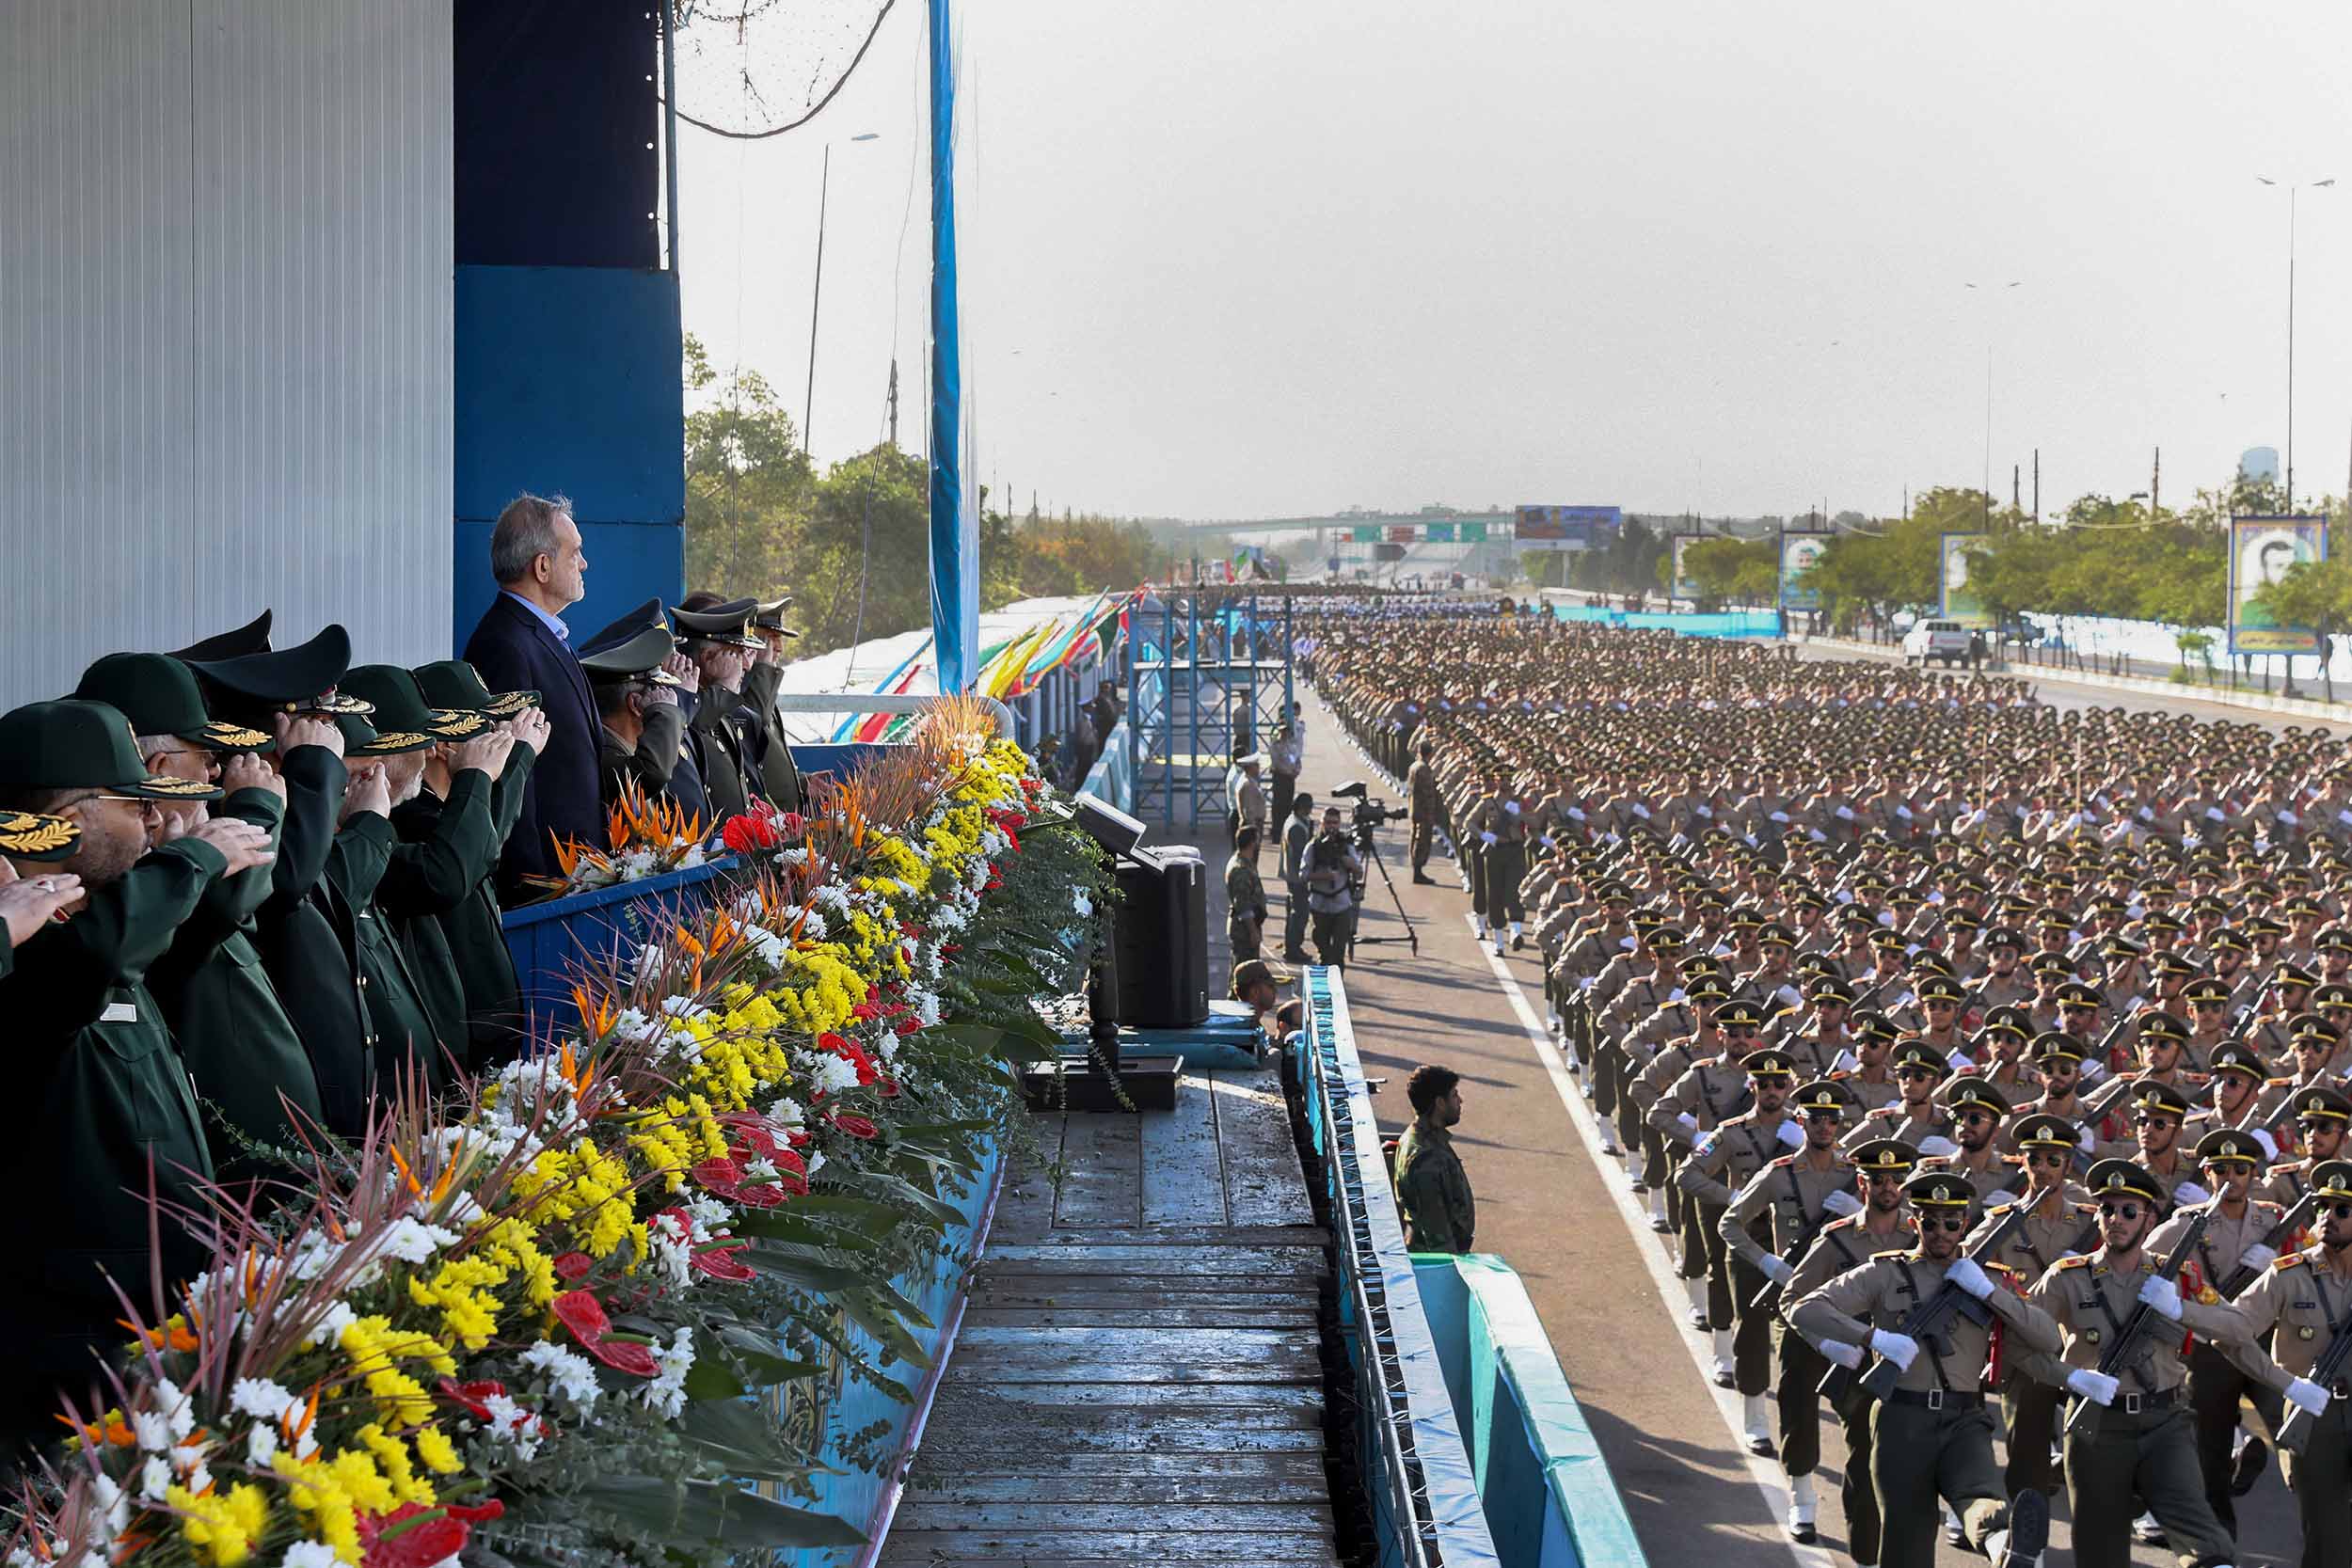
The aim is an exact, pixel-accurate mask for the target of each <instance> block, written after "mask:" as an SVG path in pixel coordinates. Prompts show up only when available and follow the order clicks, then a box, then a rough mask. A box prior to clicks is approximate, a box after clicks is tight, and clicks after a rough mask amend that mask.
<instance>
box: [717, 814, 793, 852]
mask: <svg viewBox="0 0 2352 1568" xmlns="http://www.w3.org/2000/svg"><path fill="white" fill-rule="evenodd" d="M719 840H720V842H721V843H723V844H724V845H725V846H726V847H728V848H730V849H732V850H734V851H735V852H736V853H737V854H739V855H742V854H749V853H750V852H751V851H753V850H755V849H772V848H774V847H776V846H777V845H778V844H780V843H782V842H783V840H782V838H781V837H780V836H779V835H778V834H777V832H776V829H775V825H774V824H773V823H772V822H771V821H769V820H768V819H767V818H766V817H764V816H730V817H728V818H727V825H726V826H725V827H724V828H722V829H721V830H720V831H719Z"/></svg>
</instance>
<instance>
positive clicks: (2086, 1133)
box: [2074, 1127, 2099, 1154]
mask: <svg viewBox="0 0 2352 1568" xmlns="http://www.w3.org/2000/svg"><path fill="white" fill-rule="evenodd" d="M2074 1142H2075V1143H2076V1144H2078V1145H2080V1146H2081V1148H2082V1151H2083V1152H2084V1153H2085V1154H2089V1153H2090V1152H2091V1150H2093V1149H2095V1148H2098V1147H2099V1140H2098V1139H2096V1138H2094V1137H2092V1136H2091V1135H2090V1128H2088V1127H2085V1128H2083V1129H2081V1130H2080V1131H2079V1132H2077V1133H2076V1134H2075V1137H2074Z"/></svg>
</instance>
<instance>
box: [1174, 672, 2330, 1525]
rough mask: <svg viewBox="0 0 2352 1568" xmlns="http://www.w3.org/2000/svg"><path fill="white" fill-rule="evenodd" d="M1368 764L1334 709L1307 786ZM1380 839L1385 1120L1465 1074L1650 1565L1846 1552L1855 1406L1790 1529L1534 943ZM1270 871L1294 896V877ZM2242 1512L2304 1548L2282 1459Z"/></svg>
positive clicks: (1488, 1248) (1362, 1027)
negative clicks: (1415, 1096) (1569, 1066)
mask: <svg viewBox="0 0 2352 1568" xmlns="http://www.w3.org/2000/svg"><path fill="white" fill-rule="evenodd" d="M2046 694H2047V695H2049V696H2051V697H2052V698H2054V699H2055V698H2057V697H2058V693H2057V692H2056V691H2055V690H2050V691H2047V693H2046ZM2200 706H2204V705H2200ZM1354 778H1362V779H1365V780H1367V781H1368V782H1370V783H1371V784H1372V787H1373V789H1374V790H1375V793H1385V794H1387V795H1388V796H1389V798H1390V799H1391V800H1395V799H1396V798H1397V795H1396V791H1395V789H1394V787H1393V786H1392V785H1390V784H1384V783H1382V782H1380V780H1379V776H1378V775H1377V774H1376V773H1375V771H1374V770H1373V769H1372V768H1371V766H1370V765H1369V764H1368V763H1367V762H1366V761H1365V760H1364V759H1363V758H1362V757H1361V756H1360V755H1359V753H1357V752H1355V751H1354V750H1353V749H1352V748H1351V747H1350V746H1349V745H1348V744H1347V742H1346V740H1345V737H1344V736H1343V734H1342V732H1341V731H1340V728H1339V723H1338V721H1337V719H1336V717H1335V716H1333V715H1332V714H1331V713H1330V711H1329V710H1328V709H1327V708H1323V707H1321V705H1319V704H1317V705H1314V711H1313V713H1312V719H1311V735H1310V736H1309V746H1308V755H1307V765H1306V771H1305V781H1304V782H1305V787H1307V788H1308V789H1310V790H1311V791H1312V792H1313V793H1315V794H1316V795H1317V796H1318V797H1322V796H1325V795H1327V792H1328V790H1329V788H1330V786H1331V785H1333V784H1338V783H1341V782H1343V781H1345V780H1348V779H1354ZM1379 843H1380V847H1381V850H1382V855H1383V859H1384V861H1385V863H1386V864H1387V866H1388V869H1389V870H1390V872H1391V874H1392V876H1393V878H1394V897H1393V898H1392V897H1391V893H1390V889H1389V887H1388V886H1387V885H1385V884H1384V883H1383V882H1382V881H1381V880H1380V879H1379V878H1378V877H1377V876H1376V875H1375V878H1374V879H1373V881H1372V884H1371V888H1370V890H1369V891H1370V898H1369V901H1368V906H1367V910H1366V913H1365V917H1364V921H1363V926H1362V930H1363V933H1364V934H1365V935H1366V936H1374V937H1396V936H1401V935H1402V934H1403V933H1404V931H1405V929H1406V923H1405V921H1403V920H1401V919H1400V918H1399V908H1400V906H1401V908H1402V911H1403V913H1404V914H1405V915H1406V916H1409V917H1410V922H1411V926H1412V929H1413V933H1414V935H1415V937H1416V938H1417V940H1418V943H1419V951H1418V952H1417V953H1416V952H1415V951H1413V950H1412V949H1411V948H1410V947H1408V946H1406V944H1404V943H1402V942H1397V943H1388V942H1380V943H1372V944H1365V945H1361V946H1359V956H1358V961H1357V962H1356V963H1354V964H1353V965H1351V966H1350V967H1349V969H1348V970H1347V973H1346V986H1347V993H1348V999H1349V1006H1350V1009H1351V1011H1352V1013H1353V1015H1354V1019H1355V1022H1356V1029H1357V1040H1358V1044H1359V1048H1360V1049H1361V1051H1362V1052H1363V1055H1364V1061H1365V1065H1366V1068H1367V1069H1368V1070H1369V1071H1370V1072H1372V1073H1374V1074H1375V1075H1376V1074H1383V1073H1385V1074H1386V1075H1388V1085H1387V1087H1386V1089H1385V1091H1384V1092H1382V1093H1381V1095H1380V1096H1379V1100H1378V1104H1379V1106H1380V1110H1381V1125H1382V1128H1383V1130H1384V1131H1385V1132H1390V1133H1394V1132H1398V1131H1401V1130H1402V1128H1403V1127H1404V1125H1405V1123H1406V1121H1407V1120H1408V1119H1409V1117H1410V1110H1409V1107H1408V1106H1407V1104H1406V1100H1405V1093H1404V1088H1405V1079H1406V1075H1408V1074H1409V1073H1410V1072H1411V1071H1412V1069H1414V1068H1415V1067H1417V1066H1419V1065H1420V1064H1421V1063H1422V1062H1431V1061H1435V1062H1441V1063H1444V1064H1445V1065H1447V1066H1449V1067H1451V1068H1453V1069H1454V1070H1456V1071H1458V1072H1460V1073H1461V1074H1462V1075H1463V1082H1464V1091H1463V1102H1464V1113H1463V1119H1462V1124H1461V1127H1460V1129H1459V1130H1458V1131H1457V1132H1456V1139H1457V1142H1458V1143H1459V1145H1460V1147H1461V1150H1462V1155H1463V1159H1464V1162H1465V1164H1467V1165H1468V1167H1469V1170H1470V1180H1471V1182H1472V1184H1473V1186H1474V1187H1475V1188H1476V1191H1477V1196H1478V1234H1477V1245H1478V1249H1479V1250H1480V1251H1482V1252H1492V1253H1496V1254H1499V1255H1500V1256H1501V1257H1502V1259H1504V1260H1505V1261H1506V1262H1508V1263H1510V1264H1511V1265H1512V1267H1513V1268H1515V1269H1516V1270H1517V1271H1518V1274H1519V1275H1520V1276H1521V1278H1522V1279H1523V1280H1525V1282H1526V1285H1527V1290H1528V1293H1529V1295H1530V1296H1531V1297H1532V1298H1533V1300H1534V1306H1535V1308H1536V1311H1537V1313H1538V1314H1539V1315H1540V1316H1541V1318H1542V1320H1543V1322H1544V1324H1545V1326H1546V1328H1547V1330H1548V1331H1549V1336H1550V1338H1551V1343H1552V1348H1553V1350H1554V1352H1555V1353H1556V1354H1558V1356H1559V1359H1560V1365H1561V1368H1562V1370H1564V1371H1565V1373H1566V1376H1567V1379H1568V1383H1569V1386H1571V1387H1572V1388H1573V1389H1574V1390H1575V1392H1576V1396H1577V1400H1578V1402H1579V1403H1580V1404H1581V1405H1582V1406H1583V1409H1584V1412H1585V1416H1586V1418H1587V1419H1588V1420H1589V1421H1590V1423H1591V1425H1592V1428H1593V1430H1594V1433H1596V1435H1597V1438H1598V1440H1599V1443H1600V1448H1601V1451H1602V1453H1603V1455H1604V1456H1605V1457H1606V1459H1607V1460H1608V1463H1609V1465H1610V1469H1611V1473H1612V1475H1613V1478H1614V1480H1615V1481H1616V1483H1617V1486H1618V1489H1619V1491H1620V1492H1621V1494H1622V1495H1623V1497H1624V1498H1625V1504H1626V1509H1627V1513H1629V1516H1630V1517H1631V1519H1632V1522H1633V1526H1634V1528H1635V1529H1636V1531H1637V1532H1638V1533H1639V1534H1640V1536H1641V1539H1642V1544H1643V1545H1644V1547H1645V1551H1646V1552H1647V1554H1648V1557H1649V1560H1650V1561H1651V1562H1652V1563H1655V1564H1661V1565H1663V1564H1669V1563H1690V1562H1699V1561H1705V1562H1707V1563H1708V1564H1710V1565H1723V1568H1730V1565H1734V1564H1739V1565H1746V1564H1773V1565H1786V1564H1788V1563H1791V1562H1796V1563H1802V1564H1806V1565H1808V1568H1810V1565H1816V1564H1818V1565H1822V1568H1827V1565H1830V1564H1838V1563H1844V1562H1846V1561H1847V1559H1846V1557H1845V1556H1844V1554H1843V1552H1842V1551H1841V1550H1838V1548H1840V1547H1842V1545H1843V1544H1844V1537H1845V1527H1844V1521H1843V1518H1842V1515H1841V1513H1840V1511H1839V1508H1838V1504H1837V1497H1836V1476H1837V1472H1838V1470H1839V1468H1840V1466H1842V1465H1843V1464H1844V1462H1845V1453H1844V1449H1843V1445H1842V1443H1841V1442H1840V1440H1839V1433H1838V1429H1837V1425H1836V1421H1835V1420H1829V1421H1826V1422H1825V1423H1824V1430H1823V1442H1822V1448H1823V1463H1822V1473H1821V1475H1820V1478H1819V1484H1820V1493H1821V1497H1820V1534H1821V1544H1820V1545H1817V1546H1812V1547H1800V1546H1797V1545H1795V1544H1792V1543H1790V1542H1789V1541H1788V1537H1787V1536H1786V1534H1785V1533H1784V1532H1783V1530H1782V1528H1781V1522H1780V1521H1781V1516H1782V1512H1783V1510H1784V1509H1785V1507H1786V1505H1787V1497H1786V1495H1785V1493H1784V1492H1783V1491H1782V1490H1781V1488H1782V1485H1783V1482H1782V1480H1781V1477H1780V1472H1779V1466H1778V1465H1777V1463H1776V1462H1773V1461H1770V1460H1753V1459H1751V1458H1750V1457H1749V1456H1748V1454H1747V1453H1746V1451H1745V1449H1744V1448H1742V1446H1741V1445H1740V1440H1739V1403H1738V1400H1737V1397H1736V1396H1734V1395H1732V1394H1730V1393H1728V1392H1724V1391H1721V1390H1718V1389H1717V1388H1715V1386H1713V1384H1712V1382H1711V1381H1710V1379H1709V1378H1708V1375H1707V1373H1706V1370H1705V1366H1706V1364H1707V1363H1708V1362H1711V1356H1712V1349H1711V1347H1710V1346H1708V1344H1707V1343H1706V1342H1705V1341H1704V1339H1703V1337H1702V1336H1700V1335H1699V1334H1697V1333H1695V1332H1694V1331H1692V1330H1691V1329H1689V1328H1688V1327H1686V1326H1685V1322H1684V1299H1683V1296H1682V1293H1681V1291H1680V1288H1679V1284H1678V1282H1676V1281H1673V1280H1671V1279H1669V1278H1667V1277H1666V1276H1667V1275H1668V1273H1669V1270H1670V1253H1669V1245H1668V1243H1667V1241H1666V1239H1665V1238H1662V1237H1660V1236H1657V1235H1655V1234H1653V1233H1652V1232H1651V1231H1650V1230H1649V1229H1648V1227H1647V1226H1646V1224H1645V1223H1643V1221H1642V1220H1641V1218H1640V1216H1639V1214H1638V1213H1637V1212H1636V1211H1635V1209H1634V1207H1633V1206H1634V1205H1635V1204H1636V1203H1638V1202H1640V1201H1642V1200H1638V1199H1635V1198H1633V1197H1632V1196H1630V1194H1629V1189H1628V1188H1627V1185H1626V1182H1625V1180H1624V1176H1623V1172H1622V1169H1621V1168H1620V1166H1619V1163H1618V1162H1615V1161H1605V1160H1601V1159H1599V1158H1598V1157H1597V1154H1596V1153H1595V1152H1594V1148H1593V1145H1592V1144H1591V1142H1590V1141H1589V1139H1590V1135H1591V1132H1592V1118H1591V1115H1590V1111H1589V1108H1588V1107H1586V1106H1584V1105H1583V1104H1582V1103H1581V1099H1580V1098H1579V1096H1578V1091H1577V1090H1576V1088H1575V1087H1574V1083H1573V1080H1572V1079H1569V1078H1568V1077H1567V1076H1566V1074H1565V1072H1563V1071H1561V1070H1559V1063H1558V1059H1557V1057H1556V1055H1555V1054H1553V1053H1552V1052H1551V1050H1550V1047H1549V1042H1548V1041H1547V1040H1546V1039H1545V1038H1544V1037H1543V1035H1542V1031H1541V1022H1542V1008H1543V1002H1542V990H1541V979H1542V977H1541V972H1540V968H1539V965H1538V963H1537V961H1536V959H1535V958H1534V956H1533V949H1532V948H1531V949H1530V950H1529V951H1528V952H1525V953H1517V954H1509V955H1507V956H1505V957H1504V958H1500V959H1497V958H1493V956H1492V955H1491V954H1490V953H1489V952H1488V951H1487V950H1486V949H1484V948H1482V947H1481V946H1480V945H1479V944H1478V943H1477V942H1474V941H1473V940H1472V937H1471V933H1470V927H1469V925H1468V922H1467V913H1468V911H1469V907H1470V899H1469V896H1468V895H1466V894H1464V893H1463V892H1462V891H1461V889H1460V888H1459V886H1458V885H1457V884H1456V882H1455V880H1454V872H1453V863H1451V862H1449V861H1444V860H1437V861H1433V862H1432V863H1431V867H1430V869H1431V874H1432V875H1433V876H1436V877H1438V878H1439V879H1440V880H1439V885H1437V886H1433V887H1422V886H1415V885H1413V884H1412V883H1411V882H1410V880H1409V877H1410V867H1409V866H1408V865H1407V864H1406V845H1405V834H1404V832H1403V828H1402V825H1401V824H1400V825H1397V826H1393V827H1391V828H1390V829H1388V830H1386V831H1385V832H1383V834H1382V835H1381V837H1380V840H1379ZM1216 853H1217V854H1220V855H1221V853H1222V848H1221V847H1219V848H1218V849H1217V850H1216ZM1269 881H1270V884H1271V885H1270V888H1269V891H1270V892H1272V893H1273V894H1274V896H1275V898H1276V900H1277V901H1278V902H1279V898H1280V896H1281V895H1280V888H1279V882H1272V880H1271V879H1269ZM1276 920H1277V922H1279V913H1278V915H1277V916H1276ZM1277 934H1279V926H1278V927H1277ZM1270 945H1271V944H1270ZM1604 1167H1606V1168H1604ZM2054 1506H2055V1508H2056V1511H2057V1513H2058V1516H2059V1522H2058V1523H2056V1524H2054V1526H2053V1529H2052V1535H2053V1550H2052V1552H2051V1554H2050V1557H2049V1559H2048V1561H2049V1563H2050V1564H2051V1565H2052V1568H2058V1565H2071V1563H2072V1560H2073V1559H2072V1553H2071V1552H2069V1551H2067V1550H2066V1549H2065V1542H2066V1526H2065V1524H2064V1523H2063V1517H2064V1513H2065V1505H2064V1501H2063V1499H2062V1498H2059V1499H2055V1502H2054ZM2239 1518H2240V1523H2241V1527H2242V1528H2243V1532H2244V1539H2243V1540H2242V1542H2241V1553H2240V1556H2239V1557H2238V1559H2237V1560H2238V1562H2239V1563H2240V1564H2244V1565H2249V1568H2250V1565H2254V1564H2265V1565H2270V1564H2277V1565H2284V1564H2286V1563H2290V1562H2292V1561H2294V1560H2295V1557H2294V1554H2295V1550H2296V1526H2295V1523H2294V1514H2293V1511H2292V1506H2291V1503H2290V1501H2289V1499H2288V1497H2286V1494H2285V1492H2284V1489H2283V1488H2282V1487H2281V1485H2280V1481H2279V1480H2278V1476H2277V1471H2276V1467H2275V1466H2274V1467H2273V1470H2272V1474H2271V1475H2270V1477H2269V1478H2267V1479H2266V1480H2265V1481H2264V1483H2263V1486H2262V1488H2261V1489H2260V1490H2259V1491H2257V1493H2256V1494H2255V1495H2254V1496H2253V1497H2250V1498H2249V1499H2247V1500H2246V1501H2244V1502H2242V1503H2241V1504H2240V1505H2239ZM1939 1560H1940V1562H1942V1563H1946V1564H1948V1565H1950V1568H1961V1565H1962V1564H1965V1563H1981V1562H1982V1561H1983V1559H1981V1558H1979V1557H1977V1556H1975V1555H1974V1554H1971V1553H1963V1552H1960V1551H1956V1550H1953V1549H1951V1548H1949V1547H1944V1548H1942V1549H1941V1550H1940V1554H1939ZM2137 1561H2138V1562H2142V1563H2145V1564H2148V1565H2150V1568H2156V1565H2158V1564H2168V1563H2170V1562H2171V1561H2172V1559H2171V1557H2170V1556H2169V1554H2168V1553H2166V1552H2165V1551H2163V1550H2162V1549H2160V1548H2154V1547H2147V1546H2142V1547H2139V1548H2138V1549H2137Z"/></svg>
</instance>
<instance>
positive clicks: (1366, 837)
mask: <svg viewBox="0 0 2352 1568" xmlns="http://www.w3.org/2000/svg"><path fill="white" fill-rule="evenodd" d="M1356 847H1357V848H1359V849H1361V850H1362V851H1363V852H1364V860H1365V862H1366V863H1368V864H1369V865H1371V867H1372V868H1373V869H1374V870H1375V871H1377V872H1378V873H1380V885H1381V886H1382V887H1384V888H1387V889H1388V890H1389V902H1390V903H1391V904H1393V905H1394V906H1396V917H1397V919H1399V920H1401V921H1403V922H1404V923H1405V934H1404V935H1403V936H1401V937H1365V936H1358V935H1357V934H1356V933H1357V930H1358V928H1359V924H1360V923H1352V924H1350V925H1349V927H1348V929H1347V956H1348V957H1349V958H1354V957H1355V956H1356V947H1357V944H1358V943H1359V942H1404V943H1406V945H1408V946H1409V947H1410V948H1411V949H1412V953H1413V957H1415V958H1420V957H1421V938H1420V936H1419V935H1418V934H1416V933H1415V931H1414V930H1413V917H1412V916H1411V915H1409V914H1406V912H1405V900H1404V899H1403V898H1402V897H1400V896H1398V895H1397V891H1396V883H1395V881H1394V880H1392V879H1391V878H1390V876H1389V866H1388V863H1387V862H1385V861H1383V860H1382V859H1381V858H1380V846H1378V845H1377V844H1375V843H1374V842H1373V841H1372V829H1371V828H1370V827H1363V828H1359V829H1358V830H1357V831H1356ZM1364 887H1365V880H1364V879H1359V880H1358V881H1357V882H1356V884H1355V888H1354V891H1355V895H1356V909H1357V911H1358V912H1359V913H1360V912H1361V911H1362V910H1363V907H1364Z"/></svg>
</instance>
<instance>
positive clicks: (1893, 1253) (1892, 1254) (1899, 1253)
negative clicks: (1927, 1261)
mask: <svg viewBox="0 0 2352 1568" xmlns="http://www.w3.org/2000/svg"><path fill="white" fill-rule="evenodd" d="M1910 1256H1911V1249H1910V1248H1909V1247H1906V1246H1899V1247H1889V1248H1887V1249H1886V1250H1885V1251H1884V1252H1874V1253H1872V1254H1870V1261H1872V1262H1873V1263H1875V1262H1878V1261H1880V1260H1881V1259H1887V1258H1908V1257H1910Z"/></svg>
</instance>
